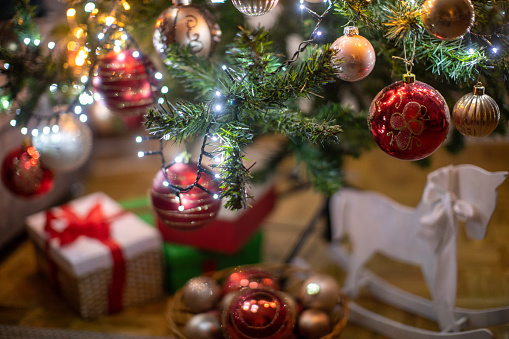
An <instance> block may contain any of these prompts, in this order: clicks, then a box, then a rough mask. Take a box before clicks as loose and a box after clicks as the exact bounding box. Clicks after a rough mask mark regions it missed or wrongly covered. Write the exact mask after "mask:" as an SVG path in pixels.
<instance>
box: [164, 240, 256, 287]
mask: <svg viewBox="0 0 509 339" xmlns="http://www.w3.org/2000/svg"><path fill="white" fill-rule="evenodd" d="M262 241H263V232H262V231H258V232H256V233H255V234H254V235H253V236H252V237H251V239H250V240H249V241H248V242H247V243H246V244H245V245H244V246H243V247H242V248H241V249H240V251H239V252H237V253H235V254H224V253H219V252H211V251H204V250H200V249H197V248H194V247H191V246H186V245H178V244H172V243H164V245H163V248H164V257H165V278H166V279H165V288H166V290H167V291H168V292H170V293H174V292H175V291H176V290H178V289H179V288H181V287H182V286H183V285H184V284H185V283H186V282H187V281H188V280H189V279H191V278H193V277H196V276H199V275H201V274H203V273H205V272H210V271H218V270H222V269H225V268H228V267H235V266H239V265H248V264H257V263H259V262H260V261H261V257H262Z"/></svg>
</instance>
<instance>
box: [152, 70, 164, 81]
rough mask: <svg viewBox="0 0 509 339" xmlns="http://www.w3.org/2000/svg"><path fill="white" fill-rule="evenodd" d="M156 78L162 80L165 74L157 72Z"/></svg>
mask: <svg viewBox="0 0 509 339" xmlns="http://www.w3.org/2000/svg"><path fill="white" fill-rule="evenodd" d="M154 78H156V79H157V80H161V79H162V78H163V74H162V73H161V72H156V74H154Z"/></svg>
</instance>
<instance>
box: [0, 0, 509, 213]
mask: <svg viewBox="0 0 509 339" xmlns="http://www.w3.org/2000/svg"><path fill="white" fill-rule="evenodd" d="M67 5H68V9H67V12H66V16H67V20H66V22H65V23H64V24H57V25H56V26H55V27H54V29H53V30H52V31H51V32H47V33H45V34H42V33H41V32H40V31H39V30H38V27H37V25H36V24H35V21H34V20H35V17H36V16H37V13H38V8H37V7H36V6H35V7H34V6H32V5H30V4H29V3H28V1H21V0H20V1H18V2H17V3H16V5H15V6H12V9H13V15H14V16H13V18H12V19H11V20H9V21H8V22H6V23H5V25H4V26H3V29H2V30H3V32H2V45H1V49H0V60H2V61H3V66H2V73H3V75H4V78H5V81H4V82H3V83H2V86H1V92H0V96H1V99H0V100H1V107H0V108H1V109H2V113H3V114H7V115H10V116H11V117H12V120H11V123H10V124H11V125H12V127H13V128H19V129H20V131H21V133H24V134H31V135H32V136H34V137H37V134H38V133H39V132H33V126H34V125H36V126H40V121H41V120H44V119H50V117H40V116H37V115H36V114H34V112H35V109H36V107H37V105H38V104H39V103H40V99H41V97H43V96H47V97H48V98H49V102H50V105H51V106H52V107H54V108H55V112H56V113H61V112H74V113H76V114H77V115H78V116H80V120H81V121H86V115H84V113H85V112H86V108H87V106H88V105H89V104H91V103H92V102H93V101H94V98H96V99H97V98H99V96H102V100H103V102H104V104H105V105H106V106H107V107H108V108H110V109H112V110H113V111H116V112H117V113H118V114H120V115H132V114H134V115H138V116H144V117H145V118H144V125H145V126H146V129H147V135H146V136H145V137H141V138H140V140H143V139H144V138H145V139H146V138H148V139H158V140H160V141H161V143H160V144H161V149H160V150H156V151H153V152H150V151H149V152H146V153H143V154H140V155H145V154H156V155H160V156H162V148H163V147H164V146H165V144H167V143H170V144H171V143H175V142H176V143H184V142H186V141H187V140H190V139H200V140H201V143H202V146H201V148H200V154H197V155H194V158H196V159H197V172H196V180H194V182H193V183H192V184H191V185H185V186H179V185H177V184H174V183H172V182H171V180H170V179H169V178H168V177H167V176H166V179H167V180H166V181H164V182H165V184H166V185H167V186H169V187H170V191H171V192H173V194H175V195H176V196H177V197H178V196H179V195H180V194H181V193H185V192H188V191H189V190H190V189H191V188H193V187H195V186H197V187H198V188H200V189H202V190H204V191H205V192H207V193H209V194H211V195H213V194H215V192H212V191H210V190H209V189H207V188H206V187H204V185H202V184H201V183H200V178H201V176H202V173H209V174H214V175H216V173H217V177H219V178H218V180H219V181H220V183H219V187H220V193H219V194H218V195H219V196H220V197H223V198H225V200H226V203H225V206H226V207H227V208H230V209H240V208H243V207H245V206H246V204H247V201H248V199H249V196H250V195H249V190H248V186H249V182H250V180H256V179H259V180H263V178H264V177H265V176H266V175H267V173H270V172H271V171H272V170H273V169H274V168H275V166H277V164H278V162H279V161H280V160H281V159H283V158H284V157H286V156H289V155H293V156H295V158H296V159H297V161H298V162H302V163H304V164H305V167H306V169H307V173H308V174H309V175H308V178H309V180H310V182H311V183H312V184H313V185H314V186H315V187H316V189H318V190H319V191H321V192H323V193H324V194H326V195H331V194H332V193H334V192H335V191H337V190H338V189H339V188H340V187H342V186H343V185H344V182H343V175H342V162H343V160H344V157H346V156H354V157H356V156H359V155H360V154H362V152H363V151H365V150H366V149H369V148H370V147H373V146H374V145H375V143H376V144H378V146H380V147H381V148H382V149H383V150H384V151H386V152H387V153H389V154H391V155H393V156H395V157H398V158H401V159H404V160H419V163H421V164H423V165H425V164H426V163H428V162H429V159H430V158H429V157H428V156H429V155H430V154H431V153H432V152H433V151H434V150H436V149H437V148H438V147H439V146H440V145H441V144H442V142H443V141H444V139H445V137H446V135H447V133H448V130H449V129H450V130H451V131H452V132H450V135H451V136H450V138H449V139H448V141H447V143H446V144H445V147H447V148H448V149H449V150H450V151H453V152H457V151H460V150H461V148H462V145H463V143H464V139H465V137H464V135H467V136H477V137H480V136H484V135H487V134H489V133H491V132H492V131H493V130H494V133H500V134H504V133H506V125H507V122H506V119H507V117H508V116H509V106H508V105H509V97H508V94H507V93H508V91H507V90H508V85H509V81H508V79H507V76H508V74H509V72H508V68H509V63H508V61H509V48H508V47H509V46H508V45H509V38H508V35H509V31H508V30H509V25H508V22H509V19H508V15H507V14H506V12H507V10H508V9H509V8H508V7H509V1H485V0H479V1H477V0H474V1H471V0H455V1H444V0H434V1H433V0H428V1H420V0H419V1H412V0H409V1H398V0H393V1H376V0H371V1H368V0H338V1H331V2H323V3H322V2H318V3H316V2H301V3H295V2H291V1H285V0H283V1H280V2H279V3H277V1H269V0H267V1H259V2H250V1H242V0H239V1H234V2H233V4H232V3H229V2H228V3H211V2H200V1H196V3H193V4H190V3H188V2H182V3H180V2H176V3H175V4H174V5H173V6H169V5H168V3H167V2H166V1H145V0H129V1H127V0H119V1H109V0H104V1H102V0H96V1H67ZM267 13H268V14H267ZM444 13H449V14H448V15H445V14H444ZM260 15H262V16H261V17H260V18H269V19H268V22H266V23H265V24H264V25H265V27H263V25H261V24H260V21H256V20H255V19H256V18H257V17H258V16H260ZM190 18H192V19H190ZM253 18H254V19H253ZM265 21H267V20H265ZM218 24H219V25H218ZM269 26H270V27H269ZM295 36H297V37H298V38H297V39H299V40H300V41H301V42H300V43H298V44H296V45H297V46H293V47H292V48H291V49H290V50H289V51H288V50H287V49H286V48H285V47H284V46H286V45H287V44H288V42H289V41H290V40H291V39H290V38H289V37H293V38H294V39H295ZM375 59H376V61H375ZM118 74H122V75H123V76H120V77H119V76H118ZM414 74H415V75H414ZM124 75H125V76H124ZM403 75H404V80H403V81H402V82H398V83H395V84H393V85H391V83H394V82H395V81H397V80H400V79H401V77H402V76H403ZM416 79H417V80H416ZM476 84H477V85H476ZM474 85H476V87H475V89H474V90H472V88H473V86H474ZM119 88H121V89H119ZM125 88H129V90H126V89H125ZM472 91H473V92H474V93H473V94H472V95H470V97H468V98H465V97H464V98H462V99H461V100H459V101H458V99H459V98H460V97H461V96H463V95H464V94H467V93H469V92H472ZM377 93H379V94H378V96H377ZM415 93H420V94H415ZM485 93H486V94H489V96H491V98H489V97H487V95H486V94H485ZM467 95H468V94H467ZM416 96H419V98H417V99H416ZM442 96H443V97H442ZM375 97H376V98H375ZM374 98H375V100H374ZM430 98H432V99H430ZM394 100H396V101H397V100H399V103H398V102H396V101H394ZM393 101H394V102H393ZM431 101H432V102H431ZM457 101H458V104H457V105H456V102H457ZM393 106H394V107H395V108H394V107H393ZM400 106H401V107H400ZM403 106H404V107H403ZM453 107H454V108H453ZM395 109H396V111H395ZM472 112H474V113H472ZM450 114H451V115H452V116H453V117H452V118H450V116H449V115H450ZM367 120H368V123H366V121H367ZM499 120H501V122H500V123H499ZM34 121H36V123H34ZM46 124H47V125H48V127H49V123H46ZM449 125H451V127H449ZM453 125H455V126H456V128H454V127H453ZM495 127H496V128H495ZM274 132H276V133H280V134H282V135H284V136H285V137H286V138H285V141H284V142H283V143H282V144H281V145H280V147H279V152H278V153H277V154H274V155H273V156H271V158H270V159H269V161H268V162H267V164H268V165H267V166H266V167H265V168H257V167H256V166H255V167H254V168H251V166H249V165H247V164H246V161H245V159H244V150H245V148H246V146H248V145H249V144H251V143H252V142H253V141H254V139H255V138H256V137H258V136H260V135H263V134H267V133H274ZM41 133H43V132H41ZM34 134H35V135H34ZM373 140H375V143H373ZM204 157H209V158H213V159H216V160H217V163H216V165H214V168H212V171H211V170H209V169H208V168H206V167H205V166H202V164H201V162H202V159H203V158H204ZM173 164H174V162H170V163H167V162H165V160H164V158H163V161H162V167H163V168H165V170H168V169H169V168H170V167H171V166H172V165H173ZM165 173H166V172H165Z"/></svg>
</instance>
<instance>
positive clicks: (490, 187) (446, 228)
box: [329, 165, 509, 339]
mask: <svg viewBox="0 0 509 339" xmlns="http://www.w3.org/2000/svg"><path fill="white" fill-rule="evenodd" d="M506 177H507V172H488V171H485V170H483V169H481V168H479V167H476V166H473V165H457V166H448V167H443V168H440V169H438V170H436V171H434V172H432V173H430V174H429V175H428V179H427V184H426V187H425V189H424V192H423V196H422V200H421V201H420V203H419V204H418V206H417V207H415V208H411V207H408V206H403V205H400V204H398V203H397V202H394V201H392V200H390V199H388V198H387V197H385V196H382V195H380V194H378V193H374V192H366V191H359V190H354V189H342V190H340V191H339V192H338V193H336V194H335V195H334V196H333V197H332V198H331V200H330V203H329V208H330V218H331V219H330V221H331V232H332V242H331V253H332V258H333V259H335V260H337V261H338V263H340V265H341V266H343V268H344V269H345V270H346V271H347V277H346V280H345V284H344V290H345V292H346V293H348V294H350V295H351V296H352V297H353V298H354V297H355V295H356V294H357V293H358V291H359V288H360V287H361V286H365V287H366V288H367V290H368V291H369V292H370V293H371V294H372V295H373V296H375V297H378V298H380V299H382V300H384V301H385V302H389V303H392V304H394V305H396V306H397V307H400V308H402V309H405V310H407V311H410V312H413V313H416V314H418V315H420V316H424V317H427V318H429V319H432V320H435V321H437V322H438V325H439V327H440V329H441V332H435V331H427V330H421V329H417V328H414V327H411V326H407V325H404V324H400V323H397V322H395V321H393V320H390V319H387V318H384V317H381V316H379V315H377V314H375V313H373V312H371V311H368V310H365V309H363V308H362V307H360V306H358V305H357V304H355V303H353V305H352V306H351V314H352V320H353V321H356V322H359V323H361V324H362V325H364V326H367V327H371V328H372V329H373V330H375V331H378V332H379V333H382V334H384V335H387V336H389V337H393V338H402V339H403V338H404V339H416V338H430V337H447V338H472V339H474V338H475V339H481V338H491V337H492V334H491V332H490V331H488V330H487V329H479V327H487V326H495V325H499V324H504V323H509V307H505V308H498V309H489V310H477V311H474V310H466V309H458V308H455V302H456V285H457V263H456V247H457V242H456V241H457V235H458V231H459V230H458V228H459V227H458V221H462V222H464V223H465V230H466V233H467V235H468V236H469V237H470V238H473V239H483V238H484V237H485V235H486V229H487V225H488V222H489V220H490V218H491V215H492V213H493V211H494V209H495V206H496V203H497V192H496V189H497V187H498V186H499V185H500V184H502V182H504V180H505V178H506ZM346 234H348V236H349V240H350V243H351V247H352V250H351V251H350V253H348V252H347V251H346V250H344V249H343V248H342V247H341V245H340V239H341V238H342V237H343V236H344V235H346ZM375 252H380V253H383V254H384V255H386V256H388V257H390V258H393V259H397V260H400V261H403V262H408V263H411V264H415V265H419V266H420V267H421V269H422V272H423V276H424V279H425V280H426V283H427V285H428V288H429V290H430V294H431V297H432V302H430V301H428V300H427V299H424V298H421V297H418V296H414V295H412V294H410V293H408V292H405V291H403V290H400V289H398V288H396V287H394V286H392V285H390V284H388V283H387V282H385V281H384V280H383V279H381V278H379V277H377V276H376V275H374V274H373V273H371V272H369V271H368V270H367V269H364V268H363V265H364V264H365V263H366V262H367V261H368V260H369V259H370V257H371V256H372V255H373V254H374V253H375ZM467 328H477V329H476V330H469V331H465V329H467Z"/></svg>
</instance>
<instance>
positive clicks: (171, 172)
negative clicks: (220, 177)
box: [150, 163, 221, 230]
mask: <svg viewBox="0 0 509 339" xmlns="http://www.w3.org/2000/svg"><path fill="white" fill-rule="evenodd" d="M197 168H198V165H197V164H196V163H189V164H184V163H175V164H174V165H172V166H171V167H169V168H168V169H166V174H167V178H166V177H165V175H164V172H163V170H160V171H159V172H157V175H156V177H155V178H154V182H153V184H152V189H151V191H150V195H151V198H152V205H153V206H154V210H155V212H156V214H157V216H158V217H159V219H160V220H161V221H162V222H163V223H164V224H166V225H168V226H170V227H172V228H176V229H180V230H194V229H197V228H200V227H203V226H205V225H207V224H209V223H210V222H211V221H213V220H214V218H215V217H216V214H217V211H218V210H219V207H220V206H221V201H220V200H219V199H216V198H214V196H213V195H210V194H209V193H207V192H205V191H203V190H202V189H200V188H198V187H196V186H195V187H193V188H192V189H191V190H190V191H189V192H187V193H181V194H180V203H179V199H178V198H177V196H176V195H175V194H173V193H172V190H171V189H170V187H169V186H168V183H167V179H168V180H169V183H170V184H171V185H176V186H179V187H187V186H189V185H192V184H193V183H194V181H195V180H196V172H197ZM198 183H199V184H200V185H201V186H203V187H204V188H206V189H207V190H209V191H211V192H212V193H213V194H219V185H218V183H217V181H216V180H214V177H213V176H212V175H210V174H208V173H205V172H201V176H200V180H199V181H198ZM180 206H182V207H181V210H179V207H180Z"/></svg>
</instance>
